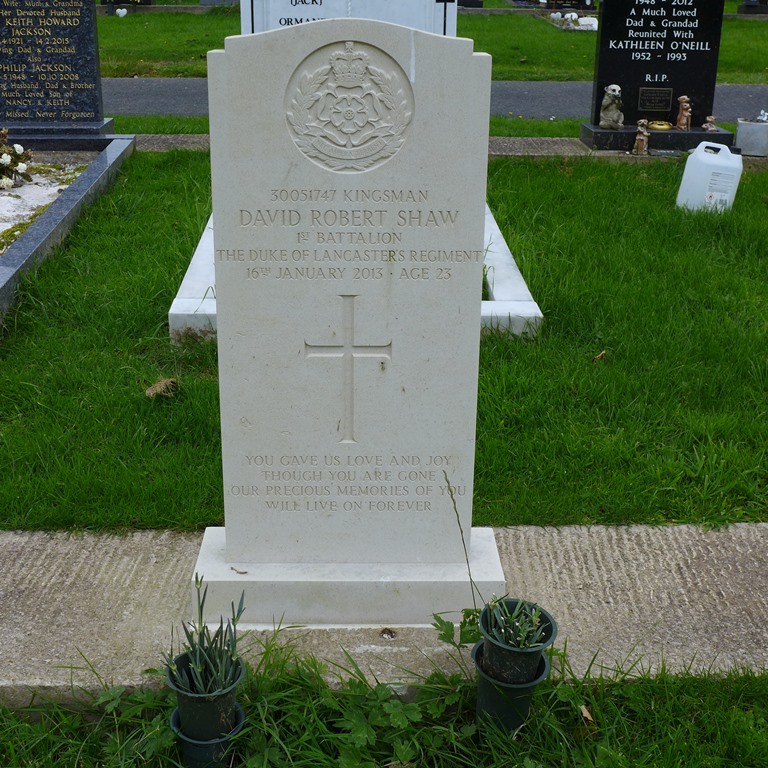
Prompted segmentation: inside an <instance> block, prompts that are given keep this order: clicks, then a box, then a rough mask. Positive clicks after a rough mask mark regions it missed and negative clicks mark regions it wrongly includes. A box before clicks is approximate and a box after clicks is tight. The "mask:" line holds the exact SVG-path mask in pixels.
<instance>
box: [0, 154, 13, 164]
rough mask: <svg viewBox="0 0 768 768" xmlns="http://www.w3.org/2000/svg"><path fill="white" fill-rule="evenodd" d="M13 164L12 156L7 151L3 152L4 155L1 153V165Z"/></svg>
mask: <svg viewBox="0 0 768 768" xmlns="http://www.w3.org/2000/svg"><path fill="white" fill-rule="evenodd" d="M10 164H11V156H10V155H9V154H8V153H7V152H3V154H2V155H0V165H10Z"/></svg>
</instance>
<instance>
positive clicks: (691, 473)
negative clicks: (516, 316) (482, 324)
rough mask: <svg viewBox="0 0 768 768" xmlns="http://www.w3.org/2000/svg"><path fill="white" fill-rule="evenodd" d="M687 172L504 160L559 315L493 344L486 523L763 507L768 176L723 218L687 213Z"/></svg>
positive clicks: (712, 519)
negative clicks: (679, 201) (680, 204)
mask: <svg viewBox="0 0 768 768" xmlns="http://www.w3.org/2000/svg"><path fill="white" fill-rule="evenodd" d="M682 170H683V166H682V163H680V162H656V163H651V164H647V165H642V166H637V165H633V164H619V165H610V166H607V165H603V164H601V163H595V162H593V161H589V160H585V161H581V160H579V161H573V160H553V161H549V162H541V161H530V160H509V161H501V162H496V163H493V164H492V165H491V172H490V181H489V198H488V199H489V203H490V205H491V207H492V208H493V210H494V212H495V214H496V218H497V220H498V222H499V225H500V226H501V229H502V231H503V232H504V234H505V237H506V239H507V242H508V244H509V246H510V248H511V250H512V252H513V253H514V255H515V258H516V260H517V263H518V265H519V267H520V269H521V270H522V272H523V274H524V275H525V277H526V281H527V283H528V286H529V287H530V289H531V292H532V293H533V295H534V297H535V298H536V300H537V301H538V303H539V305H540V306H541V309H542V311H543V312H544V316H545V318H546V320H545V322H544V326H543V328H542V332H541V334H540V335H539V337H538V338H537V339H536V340H533V341H529V342H517V343H510V342H509V341H507V340H505V339H503V338H495V339H494V338H490V339H487V340H486V342H485V343H484V344H483V346H482V363H481V385H480V395H479V398H480V399H479V414H480V416H479V420H478V441H477V445H478V448H477V453H478V460H477V470H476V471H477V480H476V483H477V485H476V492H477V499H476V503H475V509H476V510H477V517H478V521H479V522H483V523H494V524H500V523H502V521H506V522H509V521H510V520H515V521H517V522H522V523H526V524H545V523H549V522H552V520H553V519H557V521H558V523H559V524H561V523H564V522H568V523H577V524H579V523H632V522H638V523H639V522H645V523H647V522H667V521H679V522H682V521H687V522H698V523H704V524H717V523H721V522H726V521H734V520H739V519H743V520H755V519H765V517H766V513H767V512H768V462H767V461H766V459H767V456H766V443H765V431H764V424H763V419H764V414H765V413H766V412H767V411H768V386H766V385H767V384H768V355H766V349H768V345H767V344H766V342H767V341H768V322H767V321H766V315H765V313H764V311H763V309H761V307H764V306H766V293H765V280H764V276H765V261H764V255H763V254H764V246H763V243H764V242H765V241H766V237H768V215H767V214H768V174H765V173H762V174H747V175H746V176H745V177H744V179H743V180H742V184H741V187H740V189H739V192H738V195H739V196H738V198H737V202H736V205H735V206H734V209H733V210H732V211H731V212H729V213H726V214H724V215H711V214H708V213H699V214H693V213H690V212H687V211H683V210H680V209H677V208H676V207H675V196H676V193H677V189H678V187H679V185H680V179H681V176H682ZM603 353H604V354H603ZM566 499H567V501H565V500H566Z"/></svg>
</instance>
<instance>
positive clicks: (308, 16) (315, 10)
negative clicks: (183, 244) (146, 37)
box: [168, 0, 543, 340]
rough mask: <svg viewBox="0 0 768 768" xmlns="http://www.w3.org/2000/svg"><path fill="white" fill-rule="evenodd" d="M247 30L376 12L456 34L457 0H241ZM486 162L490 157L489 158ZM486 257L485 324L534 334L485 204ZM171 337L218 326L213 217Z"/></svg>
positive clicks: (523, 293) (534, 312)
mask: <svg viewBox="0 0 768 768" xmlns="http://www.w3.org/2000/svg"><path fill="white" fill-rule="evenodd" d="M240 13H241V27H242V30H243V34H250V33H252V32H255V33H259V32H264V31H270V30H274V29H287V28H291V27H294V26H297V25H300V24H306V23H309V22H314V21H317V20H327V19H330V18H370V19H374V20H377V21H385V22H390V23H397V24H401V25H403V26H407V27H411V28H414V29H419V30H423V31H425V32H432V33H435V34H440V35H447V36H449V37H454V36H455V35H456V3H455V2H453V1H452V0H447V2H443V0H313V2H310V1H309V0H306V1H303V0H302V1H299V0H241V6H240ZM483 162H485V160H484V161H483ZM484 217H485V254H486V256H485V260H486V267H487V274H488V275H490V276H491V279H490V280H489V285H488V295H489V300H487V301H483V302H482V317H483V325H484V326H489V327H493V328H496V329H500V330H503V331H506V332H509V333H513V334H518V335H519V334H532V333H535V332H536V330H537V329H538V327H539V325H540V323H541V321H542V319H543V315H542V312H541V309H540V308H539V306H538V305H537V304H536V302H535V301H534V299H533V296H532V295H531V292H530V291H529V290H528V286H527V285H526V284H525V280H524V279H523V277H522V275H521V274H520V270H519V269H518V268H517V265H516V264H515V260H514V258H513V256H512V253H511V252H510V250H509V247H508V246H507V244H506V242H505V240H504V237H503V235H502V233H501V230H500V229H499V227H498V224H497V223H496V220H495V218H494V216H493V213H492V212H491V210H490V209H489V208H488V207H487V206H486V208H485V214H484ZM168 324H169V329H170V334H171V338H172V339H174V340H178V339H180V338H184V337H185V336H188V335H189V334H194V335H203V336H206V335H212V334H215V332H216V290H215V278H214V267H213V225H212V222H211V221H209V222H208V224H207V226H206V228H205V230H204V231H203V235H202V237H201V238H200V242H199V244H198V246H197V248H196V249H195V253H194V254H193V256H192V260H191V262H190V265H189V268H188V270H187V272H186V275H185V276H184V279H183V281H182V283H181V286H180V287H179V290H178V292H177V294H176V297H175V299H174V301H173V303H172V305H171V308H170V310H169V312H168Z"/></svg>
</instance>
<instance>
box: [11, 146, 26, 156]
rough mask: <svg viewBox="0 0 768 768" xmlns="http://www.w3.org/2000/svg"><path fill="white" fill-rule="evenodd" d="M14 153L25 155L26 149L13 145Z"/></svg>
mask: <svg viewBox="0 0 768 768" xmlns="http://www.w3.org/2000/svg"><path fill="white" fill-rule="evenodd" d="M13 151H14V152H15V153H16V154H17V155H23V154H24V147H22V146H21V144H14V145H13Z"/></svg>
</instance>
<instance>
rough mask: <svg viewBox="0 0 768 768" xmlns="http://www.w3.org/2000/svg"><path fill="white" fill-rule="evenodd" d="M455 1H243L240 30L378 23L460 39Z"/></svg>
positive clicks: (265, 30)
mask: <svg viewBox="0 0 768 768" xmlns="http://www.w3.org/2000/svg"><path fill="white" fill-rule="evenodd" d="M456 5H457V4H456V1H455V0H240V30H241V32H242V34H244V35H248V34H251V33H253V32H267V31H269V30H271V29H283V28H285V27H292V26H296V25H298V24H305V23H307V22H309V21H320V20H321V19H336V18H350V19H376V20H377V21H386V22H388V23H390V24H402V25H403V26H406V27H413V28H414V29H421V30H423V31H425V32H434V33H435V34H438V35H448V36H450V37H455V36H456Z"/></svg>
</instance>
